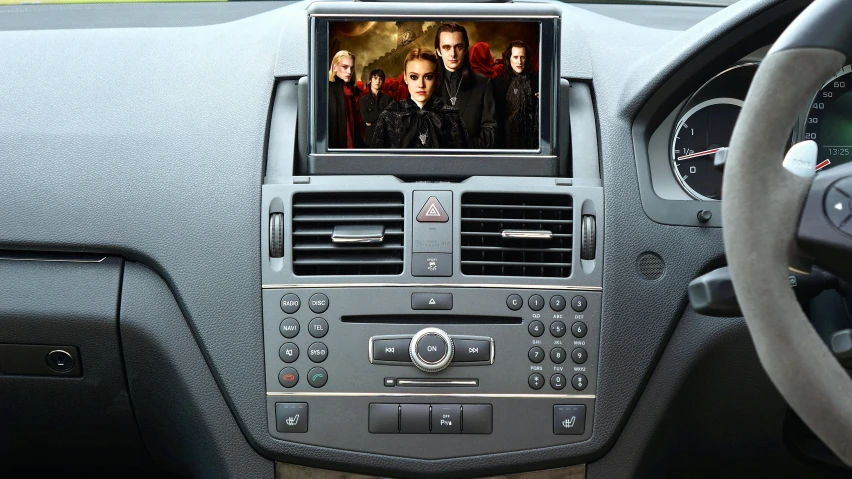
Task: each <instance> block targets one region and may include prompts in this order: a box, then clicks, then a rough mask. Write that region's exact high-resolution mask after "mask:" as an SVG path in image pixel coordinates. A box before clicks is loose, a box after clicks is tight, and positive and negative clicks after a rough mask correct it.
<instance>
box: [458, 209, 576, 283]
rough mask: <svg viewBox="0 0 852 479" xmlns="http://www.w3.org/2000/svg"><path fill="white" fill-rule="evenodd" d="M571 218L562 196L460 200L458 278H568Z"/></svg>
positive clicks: (570, 249)
mask: <svg viewBox="0 0 852 479" xmlns="http://www.w3.org/2000/svg"><path fill="white" fill-rule="evenodd" d="M573 214H574V213H573V208H572V204H571V197H570V196H568V195H536V194H491V193H467V194H465V195H463V196H462V219H461V223H462V225H461V236H462V240H461V241H462V243H461V270H462V273H463V274H465V275H471V276H533V277H548V278H567V277H568V276H571V253H572V248H573V221H572V218H573ZM548 233H549V234H548ZM504 236H510V237H508V238H507V237H504ZM511 236H514V237H511ZM530 237H533V238H530Z"/></svg>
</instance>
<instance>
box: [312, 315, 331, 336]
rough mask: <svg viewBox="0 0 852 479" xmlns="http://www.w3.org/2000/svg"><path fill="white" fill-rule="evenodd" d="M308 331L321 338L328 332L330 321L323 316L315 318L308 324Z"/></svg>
mask: <svg viewBox="0 0 852 479" xmlns="http://www.w3.org/2000/svg"><path fill="white" fill-rule="evenodd" d="M308 332H309V333H311V336H313V337H315V338H321V337H323V336H325V335H326V334H327V333H328V321H326V320H324V319H322V318H314V319H312V320H311V322H310V323H309V324H308Z"/></svg>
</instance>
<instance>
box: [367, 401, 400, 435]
mask: <svg viewBox="0 0 852 479" xmlns="http://www.w3.org/2000/svg"><path fill="white" fill-rule="evenodd" d="M368 428H369V431H370V433H372V434H396V433H398V432H399V404H370V419H369V426H368Z"/></svg>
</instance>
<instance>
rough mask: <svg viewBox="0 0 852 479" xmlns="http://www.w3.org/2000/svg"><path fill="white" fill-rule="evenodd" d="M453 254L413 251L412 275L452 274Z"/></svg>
mask: <svg viewBox="0 0 852 479" xmlns="http://www.w3.org/2000/svg"><path fill="white" fill-rule="evenodd" d="M452 275H453V255H451V254H447V253H413V254H412V255H411V276H418V277H419V276H452Z"/></svg>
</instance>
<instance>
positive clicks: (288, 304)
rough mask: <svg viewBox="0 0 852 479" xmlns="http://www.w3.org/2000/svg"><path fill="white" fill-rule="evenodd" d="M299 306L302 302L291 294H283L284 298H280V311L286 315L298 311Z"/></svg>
mask: <svg viewBox="0 0 852 479" xmlns="http://www.w3.org/2000/svg"><path fill="white" fill-rule="evenodd" d="M301 305H302V300H301V299H299V297H298V296H296V295H295V294H293V293H288V294H285V295H284V297H283V298H281V310H282V311H284V312H285V313H287V314H293V313H295V312H296V311H298V310H299V307H300V306H301Z"/></svg>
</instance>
